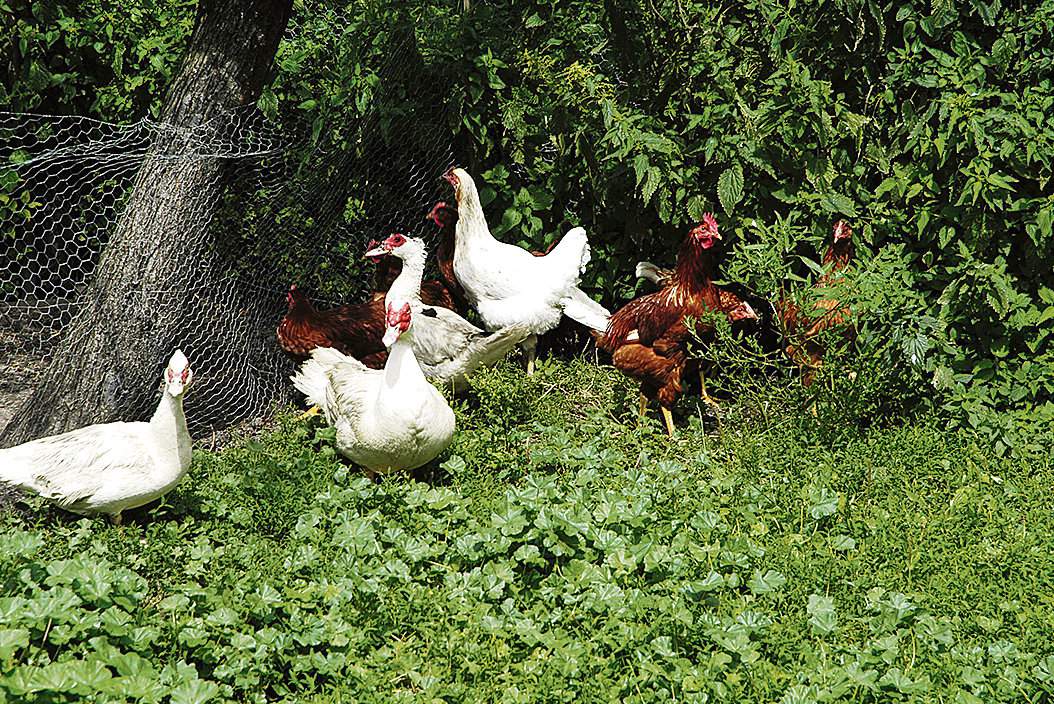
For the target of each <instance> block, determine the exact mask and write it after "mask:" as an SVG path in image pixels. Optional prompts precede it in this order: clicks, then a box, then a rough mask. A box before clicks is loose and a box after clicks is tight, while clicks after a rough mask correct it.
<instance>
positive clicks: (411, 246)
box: [385, 238, 531, 391]
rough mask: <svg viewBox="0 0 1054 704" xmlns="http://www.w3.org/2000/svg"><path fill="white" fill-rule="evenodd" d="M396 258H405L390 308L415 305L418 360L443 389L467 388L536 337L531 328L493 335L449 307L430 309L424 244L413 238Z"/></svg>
mask: <svg viewBox="0 0 1054 704" xmlns="http://www.w3.org/2000/svg"><path fill="white" fill-rule="evenodd" d="M392 254H393V255H394V256H398V257H399V258H400V259H401V260H402V262H403V267H402V271H400V272H399V276H397V277H396V278H395V281H393V282H392V285H391V288H390V289H389V291H388V294H387V296H386V297H385V305H386V306H387V305H388V303H391V302H393V301H408V302H409V303H410V307H411V310H412V311H413V316H414V317H413V319H414V332H413V346H414V356H415V357H416V358H417V361H418V362H419V363H420V365H421V370H422V371H423V372H424V374H425V376H426V377H428V378H429V379H430V380H432V381H433V382H435V383H436V384H438V385H439V386H442V387H452V388H453V389H454V390H455V391H458V390H461V389H462V388H464V387H465V386H467V384H468V377H469V375H471V374H472V372H474V371H476V370H477V369H478V368H479V367H481V366H486V365H489V364H494V363H495V362H497V361H499V360H501V359H502V358H503V357H505V355H506V354H508V353H509V352H510V351H511V350H512V349H513V348H514V347H515V346H516V345H518V344H519V343H521V342H523V341H524V340H525V339H526V338H527V337H528V336H529V335H530V334H531V332H530V329H529V328H528V327H527V326H525V325H513V326H509V327H506V328H502V329H500V330H498V331H496V332H493V333H487V332H484V331H483V330H480V329H479V328H477V327H476V326H475V325H473V324H472V323H470V322H468V321H467V320H465V319H464V318H462V317H461V316H460V315H458V314H457V313H455V312H454V311H452V310H450V309H449V308H443V307H440V306H426V305H424V304H423V303H422V302H421V280H422V278H423V277H424V267H425V248H424V242H422V241H421V240H419V239H417V238H409V239H407V240H406V241H405V243H404V244H402V245H401V246H400V247H398V248H397V249H395V250H393V252H392Z"/></svg>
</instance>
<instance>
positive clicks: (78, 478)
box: [0, 423, 151, 511]
mask: <svg viewBox="0 0 1054 704" xmlns="http://www.w3.org/2000/svg"><path fill="white" fill-rule="evenodd" d="M143 425H145V423H104V424H99V425H89V426H87V427H84V428H78V429H77V430H72V431H70V432H68V433H62V434H61V435H53V436H51V437H47V438H41V439H40V440H34V441H32V442H28V443H26V444H24V445H19V446H17V447H13V448H10V449H8V450H3V451H0V480H2V481H5V482H8V483H10V484H14V485H16V486H19V487H21V488H23V489H27V490H29V491H33V492H35V493H37V494H40V495H41V496H43V497H45V498H48V499H52V500H54V501H56V502H57V503H58V504H59V505H60V506H63V507H65V508H69V509H71V510H74V511H76V510H77V508H78V506H79V505H80V504H82V503H84V502H85V500H86V499H89V498H91V497H92V496H93V495H95V494H96V493H97V492H98V491H99V490H100V489H101V488H102V486H103V484H104V482H105V481H106V480H107V477H108V476H112V474H113V473H114V472H122V471H125V472H126V471H128V470H140V471H141V470H142V469H143V468H144V463H147V464H148V463H149V462H150V461H151V458H150V457H149V455H147V454H146V452H145V450H144V449H143V447H142V444H141V443H140V442H139V438H138V434H137V433H136V432H135V431H136V430H137V429H138V428H139V427H140V426H143Z"/></svg>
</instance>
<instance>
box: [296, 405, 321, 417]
mask: <svg viewBox="0 0 1054 704" xmlns="http://www.w3.org/2000/svg"><path fill="white" fill-rule="evenodd" d="M321 412H322V409H321V408H319V407H318V406H312V407H311V408H309V409H307V410H306V411H304V412H303V413H301V414H300V415H299V416H298V417H297V420H307V419H308V418H310V417H311V416H317V415H318V414H319V413H321Z"/></svg>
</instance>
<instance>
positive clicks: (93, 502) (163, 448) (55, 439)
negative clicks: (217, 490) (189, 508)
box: [0, 350, 194, 523]
mask: <svg viewBox="0 0 1054 704" xmlns="http://www.w3.org/2000/svg"><path fill="white" fill-rule="evenodd" d="M193 376H194V375H193V372H192V371H191V370H190V365H189V363H188V362H187V358H186V357H185V356H184V355H183V353H182V352H180V351H179V350H176V352H175V354H173V355H172V359H171V360H169V363H168V368H167V369H166V370H165V380H164V384H163V385H162V392H161V401H160V403H158V406H157V410H156V411H155V412H154V415H153V417H151V418H150V421H149V422H135V423H103V424H99V425H89V426H87V427H84V428H78V429H77V430H71V431H70V432H68V433H62V434H61V435H53V436H51V437H46V438H41V439H40V440H34V441H32V442H27V443H25V444H24V445H18V446H16V447H12V448H9V449H6V450H0V481H3V482H6V483H8V484H13V485H15V486H18V487H21V488H22V489H26V490H28V491H32V492H34V493H37V494H40V495H41V496H43V497H44V498H47V499H51V500H52V501H55V502H56V503H58V505H59V506H61V507H62V508H64V509H67V510H69V511H73V512H74V513H80V514H95V513H103V514H107V515H109V516H110V517H111V518H112V519H113V521H114V522H115V523H120V521H121V512H122V511H124V510H125V509H129V508H136V507H137V506H142V505H143V504H147V503H150V502H151V501H153V500H154V499H156V498H158V497H160V496H163V495H164V494H166V493H168V492H169V491H171V490H172V488H173V487H175V486H176V485H177V484H178V483H179V481H180V480H181V479H182V478H183V475H185V474H186V473H187V470H188V469H190V455H191V440H190V434H189V433H188V432H187V420H186V417H185V416H184V415H183V393H184V392H185V391H186V389H187V387H188V386H190V382H191V380H192V379H193Z"/></svg>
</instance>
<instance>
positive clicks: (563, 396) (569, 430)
mask: <svg viewBox="0 0 1054 704" xmlns="http://www.w3.org/2000/svg"><path fill="white" fill-rule="evenodd" d="M635 404H636V396H635V391H634V389H633V388H632V386H631V385H629V384H627V383H626V382H625V381H624V380H620V379H619V377H617V375H614V374H612V373H611V372H610V370H608V369H598V368H596V367H593V366H590V365H586V364H582V363H571V364H563V363H551V364H545V365H543V366H542V368H541V370H540V372H539V374H538V375H536V376H535V377H533V378H530V379H527V378H524V377H523V376H522V375H520V373H519V372H517V371H515V370H513V369H511V368H509V367H506V368H503V369H501V370H498V371H496V372H493V373H490V374H487V375H485V376H483V377H482V378H480V379H479V380H478V382H477V384H476V389H475V392H474V394H473V395H472V396H471V397H470V398H469V399H468V400H466V401H463V402H460V404H459V407H458V409H457V410H458V421H459V433H458V435H457V436H456V438H455V441H454V443H453V445H452V446H451V448H450V450H449V451H448V452H447V453H446V454H444V455H443V457H442V458H441V460H442V466H441V467H440V466H438V465H437V466H434V467H430V468H427V469H425V470H422V471H421V472H418V473H417V476H416V478H411V477H402V478H396V477H393V478H390V479H388V480H386V481H385V482H384V483H383V484H380V485H373V484H370V483H369V482H367V481H366V480H365V479H363V478H362V477H361V476H360V475H359V474H358V473H357V472H356V471H355V470H354V469H349V468H348V467H347V466H346V465H344V464H343V463H342V462H341V461H340V460H339V458H337V457H336V455H335V453H334V452H333V450H332V447H331V446H330V441H329V439H328V433H327V431H325V430H323V429H320V428H317V427H315V426H305V425H303V424H300V423H298V422H296V421H294V420H291V419H285V420H283V421H282V422H281V423H280V427H279V428H278V429H277V430H276V431H275V432H273V433H271V434H269V435H267V436H265V437H263V438H261V439H259V440H257V441H250V442H246V443H245V444H243V445H241V446H239V447H236V448H233V449H229V450H226V451H224V452H222V453H219V454H208V453H202V454H200V455H198V456H197V457H196V459H195V463H194V466H193V468H192V470H191V474H190V476H189V477H188V479H187V480H186V481H185V483H184V484H183V485H182V486H181V487H180V488H179V489H178V490H177V491H176V492H174V493H173V494H171V495H170V496H169V497H168V498H167V499H166V500H165V501H164V503H162V504H161V505H159V506H155V507H152V508H148V509H144V510H141V511H139V512H135V513H133V514H131V515H130V516H129V518H131V519H132V520H131V523H130V524H129V525H126V526H125V527H123V528H116V527H113V526H110V525H108V524H107V523H105V522H104V521H102V520H77V519H75V518H74V519H71V518H67V517H66V515H65V514H62V513H60V512H58V511H54V510H51V509H47V510H44V511H42V512H41V513H40V514H39V517H38V518H36V519H32V520H30V519H26V518H19V517H13V516H9V517H7V518H6V519H4V522H5V525H4V531H3V535H2V537H0V580H2V582H3V595H4V596H0V672H2V676H0V701H8V702H27V703H29V702H74V701H84V700H86V699H91V700H93V701H113V702H120V701H144V702H167V701H171V702H174V703H184V702H204V701H209V700H210V697H211V700H213V701H224V700H233V701H261V702H263V701H305V702H402V701H407V702H408V701H414V702H418V701H424V702H432V701H446V702H477V701H480V702H615V701H627V702H669V701H677V702H708V701H728V702H747V701H758V702H788V703H790V702H811V701H816V702H819V701H836V700H838V701H854V702H856V701H940V702H990V701H1031V702H1039V701H1050V700H1051V698H1052V696H1051V695H1052V692H1054V647H1052V641H1054V637H1052V635H1051V634H1052V632H1054V597H1052V594H1054V590H1052V589H1051V585H1052V584H1054V540H1052V537H1051V536H1052V535H1054V517H1052V515H1051V499H1050V497H1051V486H1054V468H1052V466H1051V462H1050V459H1049V457H1048V458H1044V459H1043V460H1042V461H1039V460H1035V461H1028V460H1023V459H1021V460H1013V459H1005V458H997V457H995V456H994V454H993V453H991V452H989V451H987V450H986V448H984V447H979V446H977V445H976V444H975V443H974V442H973V441H971V440H970V439H969V438H967V437H965V436H959V435H954V434H950V433H948V432H946V431H945V430H944V429H943V427H942V424H941V423H940V422H939V421H936V420H931V419H927V418H920V419H915V420H912V421H911V422H904V421H897V422H896V423H894V422H893V421H890V422H889V423H887V424H886V427H883V426H882V424H872V426H871V427H870V428H869V429H857V430H853V429H852V427H851V426H849V424H848V423H847V424H846V427H844V428H842V432H840V433H838V434H834V435H835V436H837V437H838V438H839V439H838V440H837V441H832V440H830V439H829V438H830V437H832V434H831V433H829V432H821V431H822V429H821V428H819V427H818V425H819V423H818V422H817V421H816V420H814V419H812V416H811V414H809V413H808V412H802V411H800V410H793V409H790V410H788V409H786V408H784V409H781V410H779V411H778V412H776V413H775V414H773V413H771V410H772V409H769V411H770V414H769V415H770V417H776V418H778V419H779V422H775V423H768V426H767V427H765V426H763V425H762V424H760V423H759V422H757V420H756V416H753V415H750V414H745V412H744V411H743V410H742V409H743V408H744V407H745V406H730V407H729V408H728V409H726V412H725V413H724V414H723V419H722V422H721V423H720V424H719V425H715V423H714V421H713V419H712V418H708V417H706V416H705V414H700V412H699V410H698V409H697V407H696V406H695V404H694V403H693V402H692V401H690V400H689V401H686V402H685V403H684V404H683V405H682V408H681V409H680V410H681V411H682V413H681V417H680V419H679V420H680V422H681V425H682V430H681V432H680V433H679V434H678V436H677V437H676V438H675V439H674V440H673V441H669V440H667V439H666V438H665V436H664V435H663V434H662V433H661V429H660V426H659V423H658V421H657V420H655V419H652V420H650V421H649V422H648V423H645V424H643V425H641V424H639V423H638V422H637V420H636V418H635V417H634V414H635V411H634V408H635ZM826 407H827V406H826V405H825V401H824V400H823V399H821V403H820V407H819V412H820V417H821V418H823V417H824V410H825V408H826ZM704 422H705V430H706V432H703V430H702V428H703V425H702V424H703V423H704ZM1048 447H1049V445H1048Z"/></svg>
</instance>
